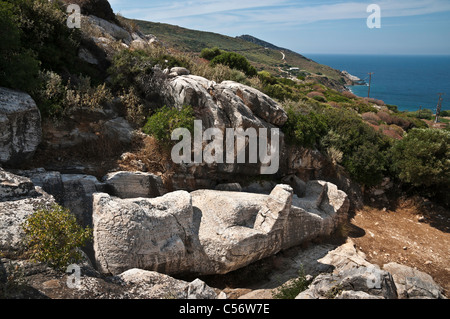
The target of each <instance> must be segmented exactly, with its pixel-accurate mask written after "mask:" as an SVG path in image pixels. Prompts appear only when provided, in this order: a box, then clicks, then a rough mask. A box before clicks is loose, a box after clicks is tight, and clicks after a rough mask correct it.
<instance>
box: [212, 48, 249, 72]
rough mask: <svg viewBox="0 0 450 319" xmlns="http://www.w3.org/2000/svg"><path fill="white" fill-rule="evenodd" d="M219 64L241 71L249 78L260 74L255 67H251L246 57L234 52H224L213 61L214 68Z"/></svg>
mask: <svg viewBox="0 0 450 319" xmlns="http://www.w3.org/2000/svg"><path fill="white" fill-rule="evenodd" d="M217 64H222V65H226V66H229V67H230V68H232V69H236V70H240V71H242V72H244V73H245V75H247V76H249V77H252V76H256V74H257V73H258V72H257V71H256V69H255V67H253V66H252V65H250V63H249V62H248V61H247V59H246V58H245V57H243V56H242V55H240V54H237V53H234V52H223V53H222V54H220V55H218V56H216V57H215V58H213V59H212V60H211V65H212V66H215V65H217Z"/></svg>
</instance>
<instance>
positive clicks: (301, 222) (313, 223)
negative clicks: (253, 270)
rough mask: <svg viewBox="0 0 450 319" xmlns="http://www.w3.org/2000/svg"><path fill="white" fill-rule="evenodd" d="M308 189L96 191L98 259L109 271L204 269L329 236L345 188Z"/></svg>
mask: <svg viewBox="0 0 450 319" xmlns="http://www.w3.org/2000/svg"><path fill="white" fill-rule="evenodd" d="M306 187H307V189H309V192H307V194H306V196H305V197H304V198H298V197H297V196H296V195H294V194H293V190H292V188H291V187H290V186H288V185H277V186H276V187H275V188H274V189H273V190H272V192H271V193H270V194H269V195H264V194H256V193H244V192H226V191H216V190H199V191H195V192H192V193H190V194H189V193H187V192H185V191H178V192H173V193H169V194H166V195H164V196H163V197H158V198H154V199H148V198H135V199H119V198H116V197H111V196H110V195H108V194H105V193H99V194H94V204H93V209H94V215H93V221H94V249H95V257H96V261H97V264H98V266H99V269H101V271H102V272H104V273H112V274H118V273H120V272H123V271H125V270H127V269H131V268H142V269H146V270H153V271H159V272H164V273H167V274H177V273H194V274H202V275H207V274H225V273H228V272H230V271H233V270H236V269H239V268H242V267H244V266H247V265H249V264H250V263H252V262H255V261H257V260H260V259H262V258H265V257H268V256H271V255H273V254H276V253H277V252H279V251H281V250H283V249H287V248H289V247H293V246H295V245H299V244H301V243H303V242H305V241H308V240H311V239H313V238H315V237H318V236H325V235H329V234H330V233H331V232H332V231H333V230H334V229H335V228H336V226H337V224H338V223H339V221H340V220H341V218H344V217H345V215H346V213H347V210H348V205H349V204H348V199H347V196H346V194H345V193H344V192H342V191H339V190H338V189H337V188H336V186H334V185H332V184H329V183H326V182H319V181H312V182H309V183H308V184H307V185H306ZM156 229H157V230H158V231H155V230H156Z"/></svg>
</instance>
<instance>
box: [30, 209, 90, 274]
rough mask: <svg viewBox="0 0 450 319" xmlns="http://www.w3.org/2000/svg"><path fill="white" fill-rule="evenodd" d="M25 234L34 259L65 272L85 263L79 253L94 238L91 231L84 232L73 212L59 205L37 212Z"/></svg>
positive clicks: (32, 216)
mask: <svg viewBox="0 0 450 319" xmlns="http://www.w3.org/2000/svg"><path fill="white" fill-rule="evenodd" d="M23 230H24V232H25V246H26V248H27V251H28V253H29V254H30V257H31V258H32V259H34V260H36V261H39V262H45V263H47V264H48V265H49V266H50V267H53V268H55V269H58V270H62V271H64V270H65V269H66V267H67V266H68V265H70V264H75V263H78V262H80V261H81V260H82V254H81V252H80V250H79V249H80V248H81V247H82V246H83V245H85V244H86V243H87V242H88V241H89V240H91V238H92V230H91V229H90V228H89V227H86V228H84V229H83V228H82V227H81V226H80V225H79V224H78V223H77V220H76V218H75V216H74V215H73V214H71V213H70V211H69V210H67V209H64V208H63V207H61V206H58V205H54V206H53V207H52V208H51V209H40V210H38V211H36V212H35V213H34V214H33V215H31V216H30V217H28V219H27V220H26V222H25V223H24V225H23Z"/></svg>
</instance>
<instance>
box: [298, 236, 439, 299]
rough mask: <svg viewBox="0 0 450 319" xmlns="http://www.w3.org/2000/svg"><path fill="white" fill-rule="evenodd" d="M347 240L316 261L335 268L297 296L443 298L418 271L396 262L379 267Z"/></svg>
mask: <svg viewBox="0 0 450 319" xmlns="http://www.w3.org/2000/svg"><path fill="white" fill-rule="evenodd" d="M365 258H366V256H365V255H364V254H363V253H362V252H359V251H357V250H356V248H355V245H354V243H353V242H352V241H351V240H349V241H347V243H345V244H344V245H342V246H339V247H338V248H336V249H335V250H333V251H330V252H329V253H328V254H327V255H326V256H325V257H323V258H321V259H319V260H318V261H319V262H320V263H322V264H327V265H331V266H333V267H334V270H333V272H332V273H328V274H320V275H319V276H317V277H316V278H315V279H314V281H313V282H312V284H311V285H310V287H309V288H308V289H307V290H305V291H303V292H302V293H300V294H299V295H298V296H297V299H325V298H336V299H397V298H399V299H445V296H444V295H443V294H442V292H443V289H442V287H440V286H439V285H437V284H436V283H435V282H434V280H433V278H432V277H431V276H430V275H428V274H425V273H423V272H421V271H418V270H416V269H413V268H411V267H408V266H404V265H400V264H397V263H394V262H392V263H389V264H386V265H384V266H383V269H380V268H379V267H378V266H376V265H373V264H370V263H369V262H368V261H367V260H366V259H365Z"/></svg>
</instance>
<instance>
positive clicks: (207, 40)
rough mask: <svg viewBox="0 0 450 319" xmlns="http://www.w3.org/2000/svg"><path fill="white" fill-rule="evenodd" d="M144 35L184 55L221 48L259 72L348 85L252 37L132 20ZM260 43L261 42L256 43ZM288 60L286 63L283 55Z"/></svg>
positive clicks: (328, 69) (339, 76)
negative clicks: (290, 72) (294, 73)
mask: <svg viewBox="0 0 450 319" xmlns="http://www.w3.org/2000/svg"><path fill="white" fill-rule="evenodd" d="M132 21H133V22H134V23H135V24H136V25H137V26H138V27H139V28H140V29H141V31H142V32H143V33H146V34H152V35H154V36H156V37H157V38H158V39H160V40H161V41H162V42H163V43H165V44H166V45H167V46H168V47H172V48H174V49H176V50H179V51H181V52H192V53H196V54H198V53H200V52H201V50H202V49H204V48H212V47H218V48H219V49H222V50H225V51H233V52H237V53H240V54H242V55H243V56H245V57H246V58H247V59H248V60H249V61H250V62H251V63H252V64H253V65H254V66H255V67H257V68H258V69H259V70H267V71H271V72H272V73H274V74H278V75H279V74H281V72H282V71H281V70H282V69H284V70H287V69H289V68H291V67H298V68H299V69H300V70H304V71H306V72H308V73H311V74H319V75H323V76H326V77H328V78H330V79H333V80H335V81H339V82H342V81H346V80H347V79H345V78H344V77H343V75H342V74H341V72H340V71H339V70H335V69H333V68H331V67H329V66H326V65H322V64H319V63H316V62H314V61H312V60H310V59H308V58H306V57H304V56H302V55H300V54H298V53H295V52H293V51H290V50H287V49H282V48H278V47H277V46H275V45H273V44H270V43H268V42H265V41H262V40H259V39H256V38H254V37H252V36H244V37H242V36H241V37H236V38H233V37H229V36H225V35H221V34H217V33H213V32H204V31H196V30H190V29H186V28H182V27H179V26H174V25H170V24H164V23H155V22H148V21H141V20H132ZM255 40H258V41H255ZM282 53H284V54H285V59H284V60H283V54H282Z"/></svg>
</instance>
